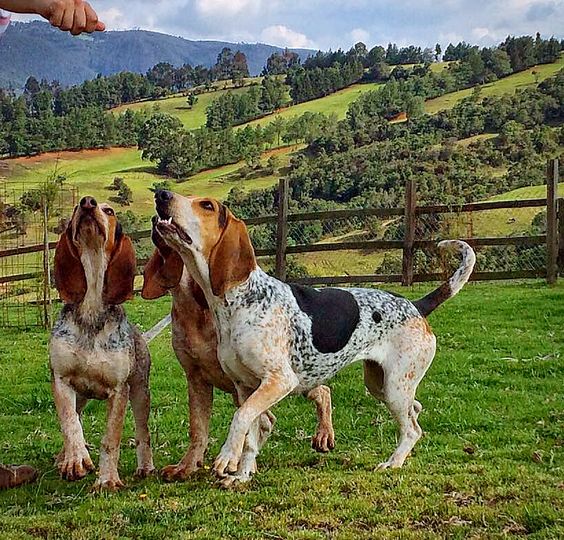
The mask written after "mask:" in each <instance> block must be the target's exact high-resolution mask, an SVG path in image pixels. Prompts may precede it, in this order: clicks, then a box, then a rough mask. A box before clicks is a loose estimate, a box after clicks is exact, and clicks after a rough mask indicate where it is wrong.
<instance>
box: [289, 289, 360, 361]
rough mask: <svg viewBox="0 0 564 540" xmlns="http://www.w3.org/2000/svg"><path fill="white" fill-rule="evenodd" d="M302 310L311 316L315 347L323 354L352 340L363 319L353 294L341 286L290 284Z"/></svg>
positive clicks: (331, 351)
mask: <svg viewBox="0 0 564 540" xmlns="http://www.w3.org/2000/svg"><path fill="white" fill-rule="evenodd" d="M290 288H291V290H292V294H293V295H294V297H295V299H296V301H297V302H298V306H299V307H300V309H301V310H302V311H303V312H304V313H306V314H307V315H308V316H309V318H310V319H311V332H312V338H313V345H314V347H315V348H316V349H317V350H318V351H319V352H321V353H336V352H338V351H340V350H341V349H342V348H343V347H345V345H346V344H347V343H348V342H349V340H350V338H351V336H352V335H353V332H354V331H355V329H356V327H357V326H358V323H359V321H360V310H359V308H358V304H357V302H356V300H355V298H354V296H353V295H352V294H351V293H350V292H347V291H343V290H341V289H320V290H317V289H312V288H310V287H304V286H303V285H297V284H294V283H293V284H291V285H290Z"/></svg>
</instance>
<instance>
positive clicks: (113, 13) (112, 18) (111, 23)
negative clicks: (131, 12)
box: [98, 7, 131, 30]
mask: <svg viewBox="0 0 564 540" xmlns="http://www.w3.org/2000/svg"><path fill="white" fill-rule="evenodd" d="M98 18H99V19H100V20H101V21H102V22H103V23H104V24H105V25H106V28H111V29H112V30H125V29H127V28H131V27H130V26H128V25H127V20H126V19H125V17H124V16H123V12H122V11H121V10H119V9H118V8H116V7H111V8H109V9H105V10H102V11H99V12H98Z"/></svg>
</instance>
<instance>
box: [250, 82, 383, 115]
mask: <svg viewBox="0 0 564 540" xmlns="http://www.w3.org/2000/svg"><path fill="white" fill-rule="evenodd" d="M381 86H382V85H381V84H379V83H366V84H353V85H352V86H349V87H347V88H344V89H343V90H339V91H338V92H335V93H334V94H330V95H329V96H326V97H323V98H319V99H314V100H312V101H307V102H306V103H299V104H298V105H293V106H292V107H288V108H287V109H282V110H280V111H278V112H276V113H273V114H270V115H268V116H265V117H263V118H260V119H259V120H253V121H252V122H249V124H250V125H257V124H262V125H264V124H265V123H268V122H270V121H271V120H272V119H273V118H274V117H277V116H281V117H282V118H285V119H288V118H293V117H295V116H301V115H302V114H304V113H305V112H312V113H323V114H327V115H329V114H335V115H336V116H337V118H338V119H339V120H341V119H343V118H345V116H346V114H347V110H348V108H349V105H350V104H351V103H352V102H353V101H356V100H357V99H358V98H359V97H360V96H361V95H362V94H365V93H366V92H371V91H372V90H376V89H378V88H380V87H381ZM244 125H247V124H244Z"/></svg>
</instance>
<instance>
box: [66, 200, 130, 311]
mask: <svg viewBox="0 0 564 540" xmlns="http://www.w3.org/2000/svg"><path fill="white" fill-rule="evenodd" d="M85 264H86V265H89V267H90V268H101V269H102V271H103V280H104V283H103V293H102V300H103V302H104V303H105V304H112V305H115V304H122V303H123V302H125V301H126V300H128V299H129V298H131V297H132V296H133V280H134V278H135V250H134V248H133V244H132V243H131V240H130V239H129V237H128V236H126V235H125V234H123V231H122V229H121V225H120V224H119V223H118V220H117V218H116V215H115V212H114V210H113V209H112V208H111V207H110V206H109V205H108V204H106V203H101V204H98V203H97V202H96V199H94V198H93V197H83V198H82V200H81V201H80V204H79V205H78V206H77V207H76V208H75V209H74V212H73V215H72V218H71V220H70V222H69V224H68V226H67V228H66V230H65V232H63V234H62V235H61V237H60V238H59V242H58V244H57V249H56V251H55V286H56V287H57V290H58V291H59V295H60V297H61V299H62V300H63V301H64V302H65V303H69V304H77V303H80V302H82V300H83V299H84V296H85V295H86V291H87V288H88V286H89V285H90V286H94V284H93V283H91V284H89V283H87V278H86V272H85V268H84V265H85Z"/></svg>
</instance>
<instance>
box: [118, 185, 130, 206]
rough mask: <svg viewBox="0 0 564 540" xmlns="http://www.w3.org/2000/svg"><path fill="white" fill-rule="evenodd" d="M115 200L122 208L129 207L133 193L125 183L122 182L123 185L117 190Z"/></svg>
mask: <svg viewBox="0 0 564 540" xmlns="http://www.w3.org/2000/svg"><path fill="white" fill-rule="evenodd" d="M115 200H116V202H118V203H119V204H121V205H122V206H129V205H130V204H131V203H132V202H133V192H132V191H131V188H130V187H129V186H128V185H127V184H126V183H125V182H123V184H122V185H121V187H120V188H119V191H118V194H117V196H116V197H115Z"/></svg>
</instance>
